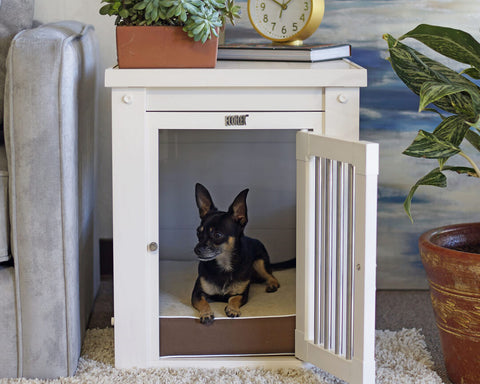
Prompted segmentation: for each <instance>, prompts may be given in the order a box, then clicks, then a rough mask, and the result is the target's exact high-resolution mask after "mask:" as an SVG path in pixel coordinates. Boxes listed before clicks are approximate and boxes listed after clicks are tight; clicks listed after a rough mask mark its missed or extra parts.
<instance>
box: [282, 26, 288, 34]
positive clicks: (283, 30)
mask: <svg viewBox="0 0 480 384" xmlns="http://www.w3.org/2000/svg"><path fill="white" fill-rule="evenodd" d="M282 33H283V34H284V35H285V34H286V33H287V28H286V27H285V26H283V27H282Z"/></svg>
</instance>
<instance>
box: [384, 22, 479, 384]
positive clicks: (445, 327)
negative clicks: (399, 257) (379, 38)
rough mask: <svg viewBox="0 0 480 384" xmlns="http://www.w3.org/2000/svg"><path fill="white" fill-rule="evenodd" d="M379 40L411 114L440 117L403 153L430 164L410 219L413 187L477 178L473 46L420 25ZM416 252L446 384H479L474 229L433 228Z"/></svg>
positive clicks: (449, 32)
mask: <svg viewBox="0 0 480 384" xmlns="http://www.w3.org/2000/svg"><path fill="white" fill-rule="evenodd" d="M406 38H413V39H416V40H417V41H419V42H421V43H423V44H424V45H426V46H428V47H429V48H431V49H433V50H434V51H436V52H438V53H440V54H441V55H443V56H445V57H448V58H449V59H452V60H455V61H456V62H457V64H459V68H460V67H462V68H461V69H460V70H454V69H451V68H450V67H448V66H445V65H443V64H441V63H439V62H438V61H435V60H432V59H431V58H429V57H427V56H425V55H424V54H422V53H420V52H418V51H417V50H415V49H412V48H411V47H409V46H407V45H405V44H403V43H401V42H400V41H399V40H403V39H406ZM384 39H385V40H386V41H387V43H388V48H389V52H390V58H389V60H390V62H391V64H392V67H393V69H394V71H395V72H396V73H397V75H398V76H399V78H400V79H401V80H402V81H403V82H404V83H405V84H406V85H407V86H408V87H409V88H410V89H411V90H412V91H413V92H414V93H416V94H417V95H419V97H420V107H419V110H420V111H422V110H428V111H433V112H436V113H438V114H439V115H440V116H441V119H440V120H441V121H440V124H439V125H438V126H437V127H436V128H435V129H434V130H433V132H432V133H430V132H426V131H422V130H421V131H419V132H418V135H417V136H416V138H415V139H414V141H413V142H412V144H411V145H410V146H409V147H408V148H407V149H406V150H405V151H404V152H403V153H404V154H406V155H408V156H413V157H418V158H423V159H433V160H431V161H433V162H434V163H435V165H434V169H433V170H432V171H430V172H429V173H428V174H427V175H425V176H424V177H422V178H421V179H420V180H418V181H417V182H416V184H415V185H414V186H413V187H412V188H411V190H410V193H409V194H408V196H407V198H406V200H405V203H404V207H405V210H406V212H407V214H408V215H409V217H410V218H412V216H411V211H410V209H411V202H412V197H413V195H414V193H415V191H416V190H417V188H418V187H420V186H424V185H430V186H437V187H446V186H447V179H446V175H445V172H456V173H459V174H462V175H465V176H467V177H468V176H470V177H477V178H480V170H479V166H478V164H477V163H476V162H478V153H479V152H480V88H479V87H478V86H477V84H476V83H475V80H478V79H480V44H479V42H477V41H476V40H475V39H474V38H473V37H472V36H471V35H470V34H468V33H466V32H464V31H461V30H458V29H453V28H446V27H440V26H432V25H425V24H422V25H419V26H418V27H416V28H415V29H413V30H412V31H410V32H408V33H406V34H405V35H403V36H402V37H401V38H399V39H398V40H397V39H395V38H394V37H392V36H391V35H389V34H386V35H384ZM466 142H468V143H469V144H466ZM463 144H466V145H463ZM465 148H467V149H465ZM469 151H470V152H469ZM452 157H455V158H460V157H461V158H463V160H464V161H465V164H461V165H457V163H455V164H454V165H450V163H448V161H449V159H451V158H452ZM447 163H448V164H447ZM419 247H420V254H421V258H422V263H423V265H424V267H425V270H426V273H427V277H428V280H429V284H430V294H431V298H432V304H433V307H434V312H435V317H436V322H437V325H438V328H439V331H440V337H441V343H442V349H443V354H444V359H445V365H446V369H447V373H448V375H449V377H450V379H451V380H452V381H453V382H454V383H462V384H467V383H480V223H469V224H459V225H452V226H448V227H443V228H437V229H433V230H431V231H428V232H427V233H424V234H423V235H422V236H421V237H420V240H419Z"/></svg>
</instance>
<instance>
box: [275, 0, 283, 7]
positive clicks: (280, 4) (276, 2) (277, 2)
mask: <svg viewBox="0 0 480 384" xmlns="http://www.w3.org/2000/svg"><path fill="white" fill-rule="evenodd" d="M272 1H273V2H274V3H275V4H278V5H279V6H280V7H282V8H283V4H282V3H280V2H279V1H277V0H272Z"/></svg>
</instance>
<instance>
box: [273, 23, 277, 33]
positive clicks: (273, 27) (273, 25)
mask: <svg viewBox="0 0 480 384" xmlns="http://www.w3.org/2000/svg"><path fill="white" fill-rule="evenodd" d="M275 25H277V23H274V22H272V31H273V30H274V29H275Z"/></svg>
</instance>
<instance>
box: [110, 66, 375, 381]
mask: <svg viewBox="0 0 480 384" xmlns="http://www.w3.org/2000/svg"><path fill="white" fill-rule="evenodd" d="M366 81H367V76H366V71H365V70H364V69H363V68H361V67H359V66H357V65H355V64H354V63H352V62H350V61H348V60H339V61H331V62H321V63H313V64H311V63H280V62H278V63H266V62H221V61H219V62H218V63H217V67H216V68H214V69H108V70H107V71H106V86H107V87H111V88H112V126H113V128H112V141H113V216H114V217H113V225H114V228H113V232H114V233H113V236H114V302H115V314H114V316H115V364H116V366H117V367H122V368H123V367H125V368H127V367H134V366H137V367H147V366H156V367H181V366H198V367H207V366H210V367H220V366H239V365H241V366H245V365H249V366H264V367H285V366H286V365H297V366H298V365H301V364H302V362H309V363H312V364H315V365H317V366H318V367H319V368H322V369H324V370H326V371H328V372H330V373H332V374H334V375H335V376H337V377H339V378H342V379H344V380H346V381H347V382H349V383H373V382H374V381H375V363H374V341H375V333H374V325H375V267H376V260H375V259H376V197H377V195H376V188H377V174H378V146H377V144H373V143H366V142H361V141H359V139H358V135H359V87H363V86H365V85H366ZM203 134H205V135H206V136H202V135H203ZM243 136H245V137H248V140H245V139H243V138H242V137H243ZM205 137H207V138H205ZM217 137H218V139H217ZM212 138H214V139H212ZM262 143H263V144H264V145H266V147H262V145H263V144H262ZM286 144H288V145H290V147H289V148H290V149H286V148H287V147H285V145H286ZM272 146H273V147H272ZM274 146H278V150H275V149H274ZM267 147H268V149H267ZM262 148H263V149H262ZM262 153H263V154H267V155H265V156H264V159H263V160H261V161H257V160H252V159H257V157H256V156H260V157H261V155H262ZM233 156H237V157H236V158H235V159H233V158H232V157H233ZM284 159H285V162H284ZM295 163H296V165H295ZM188 164H191V167H189V166H188ZM265 164H266V165H265ZM232 167H235V171H232ZM262 167H263V168H262ZM273 169H274V171H273ZM270 170H272V172H269V171H270ZM282 170H284V171H283V174H282ZM255 172H257V173H256V174H255ZM251 174H254V176H253V178H250V175H251ZM194 179H195V181H199V182H201V183H203V184H205V186H206V187H207V188H208V189H209V190H210V192H211V194H212V197H213V199H214V202H215V203H216V205H217V206H218V208H220V209H226V208H227V207H228V205H229V204H230V203H231V202H232V200H233V198H234V196H235V195H236V194H237V193H238V192H239V191H240V189H238V188H237V187H239V186H240V185H242V184H244V183H250V182H251V183H252V184H254V186H252V185H242V189H243V188H248V187H250V188H251V191H250V195H249V197H248V198H247V205H248V208H249V218H250V220H249V224H248V225H247V233H248V234H249V235H251V236H252V237H258V238H259V239H260V240H262V241H264V242H266V243H267V244H266V245H267V249H268V250H269V253H270V254H271V256H273V258H274V260H273V261H282V260H278V256H277V255H276V254H278V253H282V251H280V250H287V251H285V255H286V256H285V255H283V257H285V258H288V257H289V256H293V257H296V270H295V272H294V275H295V274H296V276H293V278H292V276H290V277H289V276H287V275H288V273H290V274H291V271H290V272H288V271H282V272H278V274H277V273H276V272H274V274H275V275H276V276H277V277H278V278H279V280H280V284H281V287H280V289H279V290H278V291H277V292H275V294H273V295H277V296H269V298H270V299H271V303H270V304H269V306H270V311H273V313H270V314H268V313H267V314H266V315H265V314H262V315H259V316H257V315H256V314H252V313H251V312H249V311H253V312H255V309H254V307H255V305H256V303H257V304H258V300H260V308H262V309H263V308H264V307H266V306H267V307H268V305H265V303H264V302H263V301H262V300H263V299H259V298H261V297H263V296H262V294H263V295H264V296H268V295H271V294H265V293H263V292H262V289H263V287H261V286H259V287H260V288H259V289H257V291H251V293H250V296H249V302H248V303H247V304H246V305H245V306H244V307H242V316H241V317H240V318H238V319H223V318H222V316H221V315H223V314H222V313H221V312H222V310H221V308H222V307H220V309H215V307H214V311H215V313H216V318H217V320H216V321H215V322H214V325H213V326H212V327H205V326H203V325H201V324H198V321H195V319H192V316H193V317H194V316H195V313H194V310H193V309H192V308H190V306H189V303H188V300H189V295H190V292H191V290H192V288H193V284H194V279H195V265H194V264H192V263H194V261H195V256H194V254H193V247H194V245H195V228H196V227H197V226H198V223H199V219H198V216H197V212H198V211H197V209H196V206H195V204H194V193H193V191H194V183H193V180H194ZM205 179H206V180H208V181H207V182H204V180H205ZM190 184H191V185H190ZM283 185H288V187H286V188H283ZM282 194H283V195H282ZM218 195H221V196H222V199H223V200H222V201H221V202H220V201H217V200H216V197H217V196H218ZM279 196H280V197H279ZM285 202H290V203H286V204H283V203H285ZM292 207H293V211H292ZM285 212H289V213H287V214H285ZM292 212H293V213H292ZM266 217H269V218H270V219H269V220H267V219H266ZM262 220H267V221H265V222H268V225H263V224H262V223H263V221H262ZM259 223H260V224H259ZM272 223H273V224H272ZM266 227H268V228H266ZM252 232H253V233H252ZM289 239H292V240H291V241H290V240H289ZM275 247H277V249H276V248H275ZM272 249H273V251H272ZM170 254H178V255H180V256H179V258H178V259H177V258H173V259H170V258H169V257H168V256H169V255H170ZM165 255H167V256H165ZM275 258H276V260H275ZM166 259H168V260H166ZM179 260H181V261H179ZM189 260H190V261H189ZM284 273H286V274H287V275H283V274H284ZM282 280H283V281H284V282H285V284H284V285H282ZM289 285H290V286H291V288H288V286H289ZM282 290H283V291H282ZM181 291H182V292H183V293H180V292H181ZM255 292H258V293H255ZM182 295H183V296H182ZM282 295H283V296H282ZM180 296H182V297H187V298H183V299H179V300H178V301H179V302H178V303H177V302H176V297H180ZM172 298H173V299H172ZM265 300H267V299H265ZM279 301H285V302H290V303H294V304H293V311H294V313H293V314H292V313H290V314H289V313H288V311H289V310H288V309H287V310H286V311H287V312H286V313H283V312H281V311H282V310H280V309H278V308H276V304H275V303H276V302H279ZM177 304H179V305H180V307H181V306H183V309H182V310H185V311H187V313H183V312H182V313H179V314H178V315H175V314H174V315H168V316H164V315H163V311H164V309H165V307H169V308H170V307H172V308H176V305H177ZM287 304H288V303H287ZM223 306H224V305H223ZM272 308H273V309H272ZM277 309H278V311H277ZM174 311H177V309H174ZM179 311H181V310H180V309H179ZM188 311H193V315H191V314H188ZM185 319H188V321H186V320H185ZM257 320H258V321H257ZM182 321H183V322H182ZM183 324H185V325H183ZM182 327H184V328H182ZM262 327H263V328H262ZM289 327H290V328H291V330H292V332H291V335H292V336H291V341H288V337H287V336H286V333H285V332H283V330H287V329H290V328H289ZM293 328H294V329H293ZM275 329H277V331H275ZM204 331H205V333H206V336H205V335H203V336H202V334H203V333H204ZM189 332H190V333H189ZM269 332H270V333H269ZM272 332H273V333H272ZM275 332H277V334H275ZM287 333H288V332H287ZM248 334H252V335H261V336H259V337H257V336H254V337H253V340H257V344H259V345H257V346H256V347H254V348H253V350H250V349H248V345H247V348H246V349H245V348H244V347H242V348H232V350H231V351H230V349H229V345H233V346H238V345H240V344H239V343H238V340H240V339H241V340H244V339H245V340H246V338H245V337H244V336H243V335H248ZM215 335H216V337H217V340H218V339H220V340H224V341H225V342H224V344H225V345H226V347H225V346H222V348H220V349H215V348H214V349H213V350H211V349H208V348H206V349H205V351H203V348H204V347H205V346H206V344H208V341H209V340H212V337H213V336H215ZM202 337H203V338H202ZM272 340H277V341H278V340H280V341H285V340H286V341H285V345H280V346H278V345H277V343H276V341H275V342H274V343H273V344H275V346H274V347H271V346H270V342H271V341H272ZM258 341H259V343H258ZM290 342H291V345H292V347H291V352H292V353H294V356H286V355H288V353H286V352H288V351H287V350H289V348H290V347H289V345H290V344H289V343H290ZM246 343H247V344H248V343H249V342H248V341H246ZM187 344H189V347H192V348H188V351H187V352H185V350H184V349H182V348H177V346H179V345H180V346H183V345H187ZM190 344H191V345H190ZM264 344H268V345H269V346H268V348H263V345H264ZM280 344H281V343H280ZM165 345H168V347H165ZM170 345H173V348H170ZM164 351H167V352H164ZM185 355H187V356H185ZM212 355H215V356H212Z"/></svg>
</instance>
